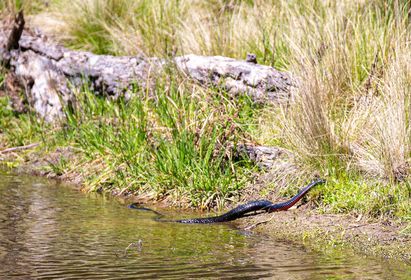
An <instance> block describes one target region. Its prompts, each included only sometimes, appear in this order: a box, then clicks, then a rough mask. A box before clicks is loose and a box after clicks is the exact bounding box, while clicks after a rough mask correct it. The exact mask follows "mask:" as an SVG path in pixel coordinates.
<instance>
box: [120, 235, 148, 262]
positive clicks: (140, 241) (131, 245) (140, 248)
mask: <svg viewBox="0 0 411 280" xmlns="http://www.w3.org/2000/svg"><path fill="white" fill-rule="evenodd" d="M133 247H136V248H137V251H138V252H141V250H142V248H143V241H142V240H141V239H139V240H138V241H137V242H131V243H130V244H129V245H128V246H127V247H126V248H125V249H124V253H123V255H122V256H119V255H118V254H116V255H117V257H122V258H125V257H127V254H128V251H129V250H130V249H131V248H133Z"/></svg>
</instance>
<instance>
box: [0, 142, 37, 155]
mask: <svg viewBox="0 0 411 280" xmlns="http://www.w3.org/2000/svg"><path fill="white" fill-rule="evenodd" d="M38 145H39V143H32V144H29V145H25V146H18V147H12V148H7V149H4V150H2V151H0V154H6V153H10V152H14V151H21V150H27V149H31V148H34V147H37V146H38Z"/></svg>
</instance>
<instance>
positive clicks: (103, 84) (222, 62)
mask: <svg viewBox="0 0 411 280" xmlns="http://www.w3.org/2000/svg"><path fill="white" fill-rule="evenodd" d="M12 26H13V28H10V27H8V26H3V27H0V61H2V62H3V64H5V65H7V66H8V67H10V70H11V72H12V73H14V74H15V75H16V77H17V78H18V80H19V82H20V84H21V86H22V87H24V90H25V93H26V96H27V99H28V102H29V104H30V105H31V106H32V107H33V108H34V110H35V111H36V112H38V114H39V115H40V116H42V117H43V118H44V119H45V120H47V121H52V120H54V119H56V118H59V117H61V116H62V108H63V105H64V103H67V102H70V100H72V99H73V91H74V89H75V88H76V87H79V86H80V85H82V84H83V83H84V81H87V82H88V84H89V86H90V87H91V89H92V90H93V91H95V92H96V93H97V94H105V95H109V96H110V95H111V96H120V95H122V94H130V93H131V92H132V91H131V88H132V86H133V85H135V84H137V85H139V86H140V87H147V86H150V85H151V83H152V82H153V80H154V78H155V77H157V76H158V75H159V74H160V73H161V72H162V71H163V70H164V68H165V67H166V66H168V65H170V63H171V65H174V66H175V68H176V69H178V70H179V71H181V72H182V73H184V74H185V75H187V76H188V77H189V78H191V79H192V80H194V81H196V82H198V83H199V84H201V85H203V86H220V87H223V88H225V89H226V90H228V91H229V92H230V93H232V94H234V95H235V94H238V93H240V92H245V93H247V94H249V95H250V97H251V98H252V99H253V100H256V101H259V102H266V101H276V100H279V99H283V98H287V97H288V96H289V93H290V88H291V87H292V86H293V80H292V78H291V76H290V75H289V74H287V73H283V72H279V71H277V70H275V69H274V68H272V67H269V66H264V65H258V64H255V63H253V62H246V61H239V60H235V59H231V58H227V57H221V56H210V57H207V56H197V55H186V56H181V57H175V58H174V59H173V60H165V59H158V58H142V57H133V56H123V57H116V56H110V55H95V54H92V53H89V52H84V51H72V50H68V49H66V48H64V47H62V46H59V45H57V44H55V43H53V42H50V41H49V40H48V39H47V38H46V37H45V36H42V35H39V34H34V33H33V32H29V31H24V32H21V31H22V30H23V27H24V19H23V18H22V14H21V15H20V16H17V17H16V19H15V22H14V23H13V24H12Z"/></svg>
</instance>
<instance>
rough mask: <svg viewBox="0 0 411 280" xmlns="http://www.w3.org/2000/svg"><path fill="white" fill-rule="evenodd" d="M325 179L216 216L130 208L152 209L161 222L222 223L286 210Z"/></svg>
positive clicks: (132, 206) (133, 207) (134, 206)
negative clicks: (173, 216) (166, 215)
mask: <svg viewBox="0 0 411 280" xmlns="http://www.w3.org/2000/svg"><path fill="white" fill-rule="evenodd" d="M324 182H325V181H324V180H316V181H313V182H311V183H310V184H308V185H307V186H306V187H304V188H303V189H301V190H300V191H299V192H298V193H297V194H296V195H295V196H293V197H292V198H291V199H289V200H287V201H285V202H281V203H275V204H274V203H272V202H271V201H268V200H255V201H250V202H248V203H245V204H241V205H239V206H237V207H236V208H234V209H232V210H230V211H228V212H226V213H224V214H222V215H219V216H214V217H206V218H192V219H181V220H167V219H162V217H163V215H162V214H160V213H159V212H157V211H154V210H151V209H150V208H145V207H138V204H131V205H130V206H129V208H132V209H138V210H147V211H152V212H154V213H156V214H157V218H156V220H157V221H161V222H175V223H183V224H211V223H221V222H228V221H233V220H236V219H239V218H242V217H245V216H247V214H249V213H254V214H257V211H262V212H268V213H271V212H277V211H286V210H288V209H289V208H290V207H292V206H293V205H295V204H296V203H297V202H298V201H300V200H301V198H303V196H304V195H305V194H306V193H307V192H308V191H309V190H311V189H312V188H313V187H314V186H316V185H319V184H323V183H324Z"/></svg>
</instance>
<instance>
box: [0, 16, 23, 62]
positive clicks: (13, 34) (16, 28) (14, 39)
mask: <svg viewBox="0 0 411 280" xmlns="http://www.w3.org/2000/svg"><path fill="white" fill-rule="evenodd" d="M24 24H25V21H24V16H23V11H20V12H18V13H17V15H16V16H15V18H14V21H13V24H12V28H11V31H10V33H9V36H8V38H7V40H6V43H5V45H4V49H3V50H2V51H0V52H1V53H2V56H3V57H4V58H3V63H4V65H6V66H8V65H9V62H10V51H11V50H15V49H18V47H19V41H20V38H21V34H22V33H23V29H24Z"/></svg>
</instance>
